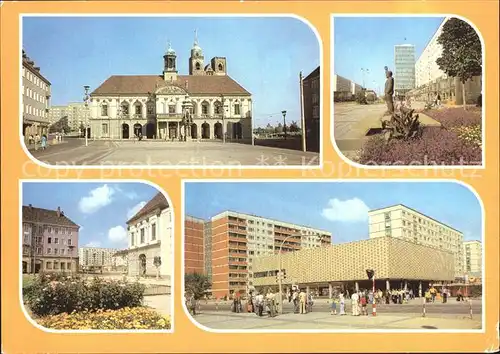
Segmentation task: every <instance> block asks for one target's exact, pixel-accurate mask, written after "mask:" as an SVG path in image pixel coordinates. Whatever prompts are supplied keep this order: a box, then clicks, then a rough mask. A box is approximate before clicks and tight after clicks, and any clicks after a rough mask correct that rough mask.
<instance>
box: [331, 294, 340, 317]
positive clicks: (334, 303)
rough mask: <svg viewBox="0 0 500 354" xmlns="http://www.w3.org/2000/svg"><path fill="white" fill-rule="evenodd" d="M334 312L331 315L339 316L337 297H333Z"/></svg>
mask: <svg viewBox="0 0 500 354" xmlns="http://www.w3.org/2000/svg"><path fill="white" fill-rule="evenodd" d="M331 300H332V312H331V313H330V314H331V315H336V314H337V301H338V300H337V297H336V296H333V297H332V299H331Z"/></svg>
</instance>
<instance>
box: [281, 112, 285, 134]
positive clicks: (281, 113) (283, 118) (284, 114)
mask: <svg viewBox="0 0 500 354" xmlns="http://www.w3.org/2000/svg"><path fill="white" fill-rule="evenodd" d="M281 114H283V133H285V140H286V111H281Z"/></svg>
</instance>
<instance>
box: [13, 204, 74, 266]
mask: <svg viewBox="0 0 500 354" xmlns="http://www.w3.org/2000/svg"><path fill="white" fill-rule="evenodd" d="M79 229H80V226H79V225H77V224H76V223H75V222H73V221H72V220H71V219H69V218H68V217H67V216H66V215H64V212H63V211H62V210H61V208H59V207H58V208H57V210H48V209H42V208H36V207H34V206H33V205H31V204H30V205H23V209H22V230H23V234H22V245H23V250H22V252H23V256H22V269H23V273H39V272H41V271H42V272H73V271H77V270H78V252H77V251H78V230H79Z"/></svg>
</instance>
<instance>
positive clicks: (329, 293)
mask: <svg viewBox="0 0 500 354" xmlns="http://www.w3.org/2000/svg"><path fill="white" fill-rule="evenodd" d="M332 296H333V287H332V284H331V283H328V298H329V299H331V298H332Z"/></svg>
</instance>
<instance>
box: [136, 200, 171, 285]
mask: <svg viewBox="0 0 500 354" xmlns="http://www.w3.org/2000/svg"><path fill="white" fill-rule="evenodd" d="M127 225H128V228H127V229H128V232H127V234H128V242H129V244H128V249H127V262H128V275H129V276H139V277H156V276H157V275H159V276H160V277H161V278H162V279H170V277H171V275H172V266H173V264H172V260H173V253H172V251H173V250H172V237H173V234H172V228H173V219H172V209H171V208H170V206H169V205H168V202H167V200H166V198H165V196H164V195H163V194H162V193H158V194H157V195H156V196H155V197H154V198H153V199H151V200H150V201H149V202H148V203H147V204H146V205H145V206H144V207H143V208H142V209H141V210H140V211H139V212H138V213H137V214H136V215H134V216H133V217H132V218H131V219H130V220H129V221H128V222H127ZM158 260H159V262H158ZM157 262H158V263H157ZM160 263H161V264H160ZM158 264H160V265H159V266H158Z"/></svg>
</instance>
